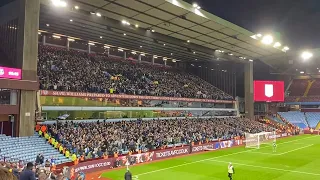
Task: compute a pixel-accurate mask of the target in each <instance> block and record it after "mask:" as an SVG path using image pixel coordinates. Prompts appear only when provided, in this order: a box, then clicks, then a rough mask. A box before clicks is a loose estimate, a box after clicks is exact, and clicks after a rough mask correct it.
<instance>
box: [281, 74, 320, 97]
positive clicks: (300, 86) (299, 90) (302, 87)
mask: <svg viewBox="0 0 320 180" xmlns="http://www.w3.org/2000/svg"><path fill="white" fill-rule="evenodd" d="M313 80H314V82H313V83H312V84H311V86H310V89H309V91H307V92H306V90H307V87H308V82H312V81H313ZM289 91H290V95H289V96H288V97H286V98H285V101H286V102H296V101H298V102H318V101H320V79H294V80H293V82H292V84H291V86H290V87H289ZM305 92H306V94H305V95H306V97H303V95H304V93H305Z"/></svg>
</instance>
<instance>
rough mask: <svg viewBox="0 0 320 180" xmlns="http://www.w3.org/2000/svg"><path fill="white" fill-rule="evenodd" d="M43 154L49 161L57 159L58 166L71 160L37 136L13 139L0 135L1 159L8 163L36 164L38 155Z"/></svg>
mask: <svg viewBox="0 0 320 180" xmlns="http://www.w3.org/2000/svg"><path fill="white" fill-rule="evenodd" d="M40 153H42V154H43V156H44V157H45V158H47V159H49V158H50V159H52V158H54V159H55V162H56V163H57V164H61V163H65V162H68V161H69V160H68V159H67V158H66V157H64V156H63V155H62V154H59V152H58V151H56V150H55V149H54V148H53V147H52V146H51V145H49V144H48V143H46V141H45V140H44V139H43V138H41V137H39V134H35V135H34V136H31V137H11V136H6V135H4V134H0V157H1V158H0V159H5V161H8V162H19V161H22V163H24V164H26V163H27V162H34V161H35V160H36V157H37V155H38V154H40Z"/></svg>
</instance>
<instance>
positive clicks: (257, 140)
mask: <svg viewBox="0 0 320 180" xmlns="http://www.w3.org/2000/svg"><path fill="white" fill-rule="evenodd" d="M245 136H246V139H245V142H246V148H257V149H259V148H260V146H261V144H269V145H272V143H273V142H275V141H276V139H277V135H276V132H275V131H273V132H260V133H256V134H251V133H245Z"/></svg>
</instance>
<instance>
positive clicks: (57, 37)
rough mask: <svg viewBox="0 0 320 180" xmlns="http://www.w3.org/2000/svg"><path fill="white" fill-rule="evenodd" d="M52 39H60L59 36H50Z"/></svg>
mask: <svg viewBox="0 0 320 180" xmlns="http://www.w3.org/2000/svg"><path fill="white" fill-rule="evenodd" d="M52 37H53V38H56V39H60V38H61V37H60V36H57V35H52Z"/></svg>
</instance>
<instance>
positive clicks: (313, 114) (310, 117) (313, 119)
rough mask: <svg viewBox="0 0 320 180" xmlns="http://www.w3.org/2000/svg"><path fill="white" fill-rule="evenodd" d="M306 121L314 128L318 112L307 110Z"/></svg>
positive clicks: (319, 115)
mask: <svg viewBox="0 0 320 180" xmlns="http://www.w3.org/2000/svg"><path fill="white" fill-rule="evenodd" d="M306 116H307V121H308V122H309V125H310V127H311V128H315V127H316V126H317V124H318V122H319V120H320V112H307V113H306Z"/></svg>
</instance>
